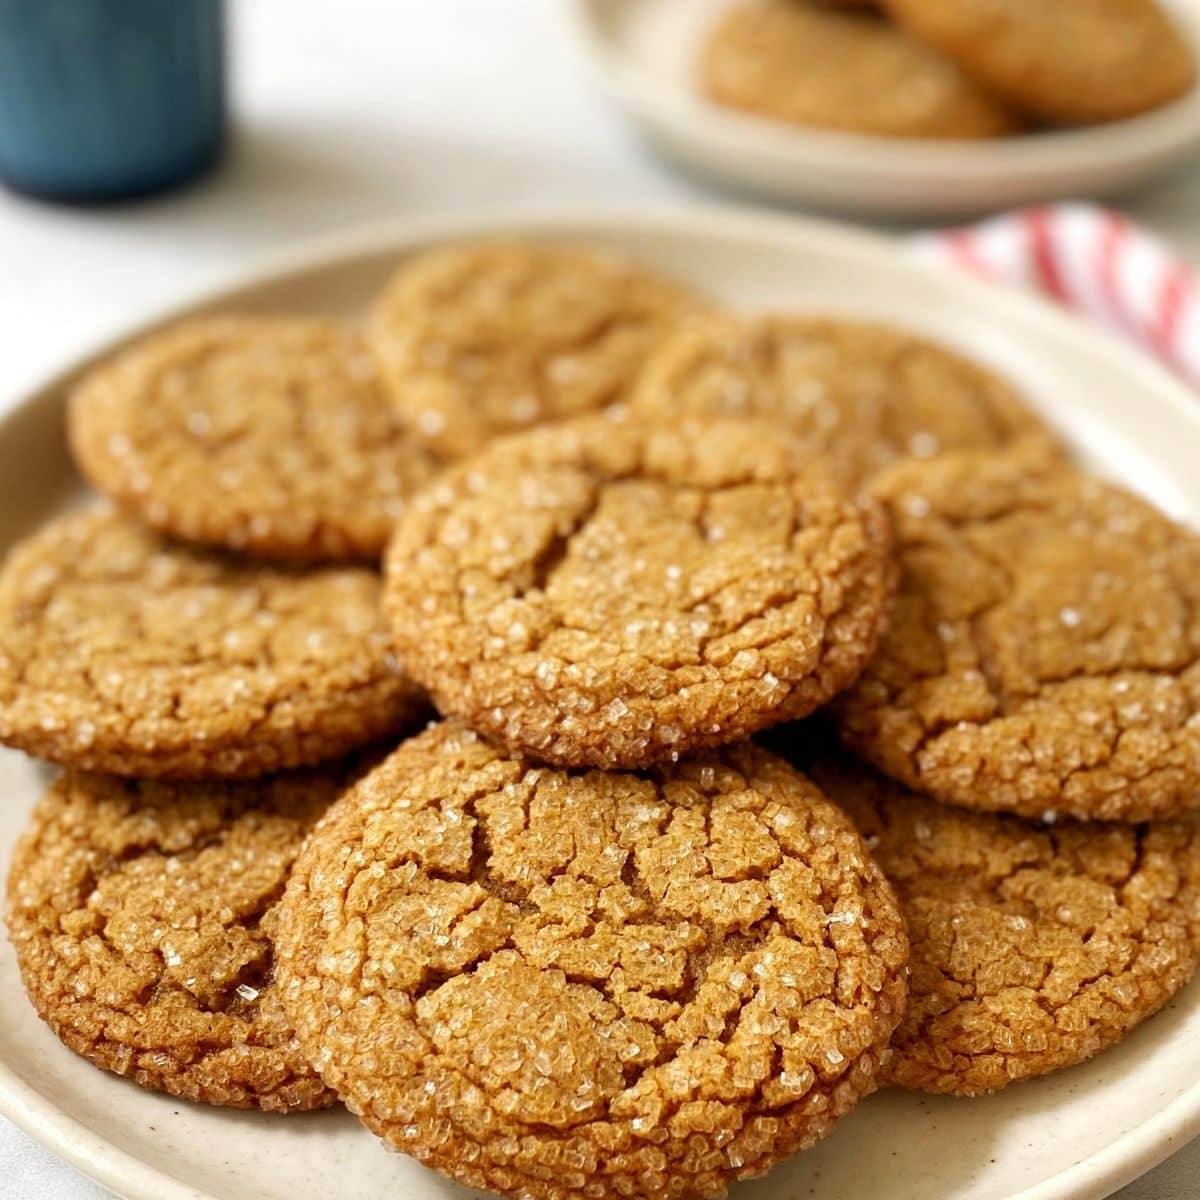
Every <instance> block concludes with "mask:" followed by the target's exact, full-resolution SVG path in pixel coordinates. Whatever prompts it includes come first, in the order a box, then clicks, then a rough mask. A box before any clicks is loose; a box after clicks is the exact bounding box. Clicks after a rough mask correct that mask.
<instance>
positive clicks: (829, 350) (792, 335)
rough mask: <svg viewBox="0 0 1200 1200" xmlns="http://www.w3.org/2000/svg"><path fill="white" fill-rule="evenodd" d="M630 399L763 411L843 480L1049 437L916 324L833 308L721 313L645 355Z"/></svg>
mask: <svg viewBox="0 0 1200 1200" xmlns="http://www.w3.org/2000/svg"><path fill="white" fill-rule="evenodd" d="M629 407H630V412H631V414H632V415H633V416H634V417H639V418H643V419H646V420H658V421H668V422H674V421H678V420H679V419H681V418H682V417H685V416H688V415H707V416H714V417H729V418H733V417H738V418H744V417H753V418H759V419H762V420H767V421H771V422H773V423H775V424H776V425H777V426H778V427H780V428H783V429H786V430H787V431H788V432H789V433H791V434H794V435H795V436H796V437H797V438H800V439H802V440H803V442H804V444H805V445H806V446H807V447H808V448H809V449H810V451H811V453H812V454H814V455H820V456H821V457H822V458H824V459H826V460H828V461H829V462H830V464H832V466H833V467H834V468H835V470H836V472H837V474H838V476H839V477H840V478H841V479H842V480H843V481H844V482H845V483H847V484H851V485H857V484H860V483H862V482H864V481H865V480H867V479H869V478H870V477H871V476H872V475H874V474H875V473H876V472H878V471H879V470H880V469H881V468H883V467H885V466H888V465H889V464H891V463H892V462H894V461H895V460H896V459H898V458H907V457H916V458H930V457H932V456H933V455H936V454H941V453H943V452H945V451H947V450H986V449H992V448H996V447H1002V446H1006V445H1009V444H1010V443H1012V442H1015V441H1018V440H1020V439H1022V438H1026V437H1033V436H1039V437H1042V438H1044V439H1046V441H1047V442H1049V441H1050V440H1051V437H1052V435H1051V434H1050V433H1049V431H1048V429H1047V428H1046V426H1045V425H1044V424H1043V423H1042V422H1041V421H1040V420H1039V419H1038V418H1037V417H1036V416H1034V414H1033V412H1032V411H1031V410H1030V409H1029V408H1028V407H1027V405H1026V403H1025V401H1024V400H1023V399H1022V398H1021V396H1020V395H1019V393H1018V392H1017V390H1016V389H1015V388H1014V387H1013V386H1012V385H1011V384H1009V383H1008V382H1007V381H1006V380H1004V379H1002V378H1001V377H1000V376H998V375H996V374H994V373H993V372H992V371H990V370H988V369H987V368H986V367H983V366H980V365H979V364H977V363H975V362H972V361H971V360H970V359H968V358H966V357H964V356H963V355H961V354H958V353H956V352H955V351H953V350H950V349H948V348H946V347H944V346H941V345H938V344H937V343H936V342H933V341H930V340H928V339H927V338H924V337H921V336H919V335H917V334H914V333H910V332H907V331H905V330H902V329H896V328H893V327H891V326H888V325H879V324H872V323H869V322H861V321H851V320H846V319H843V318H839V317H822V316H791V315H782V314H781V315H777V316H764V317H756V318H747V319H741V320H735V319H733V318H726V319H723V320H712V321H709V322H706V323H705V324H703V325H699V326H697V327H696V328H694V329H690V330H688V331H686V332H682V333H680V334H677V335H676V336H675V337H673V338H672V339H671V340H670V341H669V342H667V343H666V344H665V345H664V346H663V348H662V349H661V350H660V351H659V352H658V353H657V354H656V355H655V356H654V357H653V358H652V359H651V360H650V362H649V363H648V364H647V365H646V369H645V371H643V373H642V375H641V377H640V379H639V381H638V385H637V387H636V388H635V390H634V392H633V395H632V397H631V399H630V405H629Z"/></svg>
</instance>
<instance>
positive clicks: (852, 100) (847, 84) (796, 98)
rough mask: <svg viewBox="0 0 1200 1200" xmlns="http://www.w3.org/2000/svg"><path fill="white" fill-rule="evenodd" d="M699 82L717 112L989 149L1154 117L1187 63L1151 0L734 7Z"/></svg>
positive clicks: (909, 0)
mask: <svg viewBox="0 0 1200 1200" xmlns="http://www.w3.org/2000/svg"><path fill="white" fill-rule="evenodd" d="M700 73H701V80H700V81H701V86H702V88H703V90H704V92H705V93H706V94H707V95H708V96H709V97H710V98H712V99H713V100H715V101H717V102H718V103H719V104H723V105H727V106H729V107H732V108H737V109H742V110H744V111H747V112H751V113H755V114H757V115H759V116H764V117H769V118H772V119H775V120H780V121H787V122H790V123H793V124H797V125H806V126H816V127H820V128H825V129H836V130H842V131H845V132H851V133H865V134H875V135H882V136H888V137H909V138H992V137H1003V136H1006V135H1013V134H1017V133H1021V132H1028V131H1030V130H1032V129H1036V128H1039V127H1042V128H1045V127H1051V128H1053V127H1064V126H1079V125H1096V124H1101V123H1105V122H1111V121H1120V120H1124V119H1125V118H1128V117H1133V116H1136V115H1138V114H1140V113H1144V112H1148V111H1150V110H1152V109H1156V108H1159V107H1161V106H1162V105H1164V104H1167V103H1169V102H1170V101H1172V100H1175V99H1177V98H1178V97H1180V96H1182V95H1183V94H1184V93H1185V92H1187V91H1188V90H1189V89H1190V88H1191V87H1192V85H1193V83H1194V81H1195V59H1194V54H1193V51H1192V48H1191V46H1190V45H1189V43H1188V41H1187V39H1186V38H1185V37H1184V36H1183V35H1182V34H1181V33H1180V31H1179V30H1178V29H1177V28H1176V27H1175V24H1174V23H1173V21H1172V20H1171V19H1170V17H1169V16H1168V15H1167V14H1166V13H1165V12H1164V11H1163V9H1162V8H1161V7H1160V5H1159V4H1158V2H1157V0H1053V2H1052V3H1044V2H1042V0H738V2H737V3H735V4H734V5H732V6H731V7H730V9H729V11H728V12H726V13H725V14H724V15H723V16H722V18H721V20H720V21H719V22H718V23H717V25H716V26H715V27H714V28H713V30H712V31H711V32H710V34H709V36H708V39H707V41H706V43H705V46H704V51H703V56H702V62H701V67H700Z"/></svg>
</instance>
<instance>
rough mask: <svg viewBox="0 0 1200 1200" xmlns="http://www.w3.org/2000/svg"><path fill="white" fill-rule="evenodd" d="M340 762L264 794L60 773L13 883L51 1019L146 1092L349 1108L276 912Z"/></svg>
mask: <svg viewBox="0 0 1200 1200" xmlns="http://www.w3.org/2000/svg"><path fill="white" fill-rule="evenodd" d="M350 778H351V776H350V773H349V772H348V771H346V770H344V769H342V768H340V767H339V768H336V769H331V770H328V771H322V772H305V773H303V774H297V775H293V776H280V777H277V778H275V779H272V780H264V781H259V782H255V783H239V784H221V783H195V784H168V783H145V782H137V781H135V780H123V779H117V778H115V777H113V776H107V775H86V774H77V773H70V772H69V773H67V774H64V775H62V776H60V777H59V778H58V779H57V780H56V781H55V783H54V784H53V785H52V786H51V787H50V789H49V791H48V792H47V793H46V794H45V795H44V796H43V797H42V799H41V801H40V802H39V803H38V804H37V806H36V807H35V808H34V811H33V815H32V817H31V819H30V824H29V827H28V829H27V830H26V832H25V834H24V835H23V837H22V839H21V840H20V842H19V843H18V845H17V848H16V850H15V852H14V855H13V861H12V867H11V868H10V871H9V876H8V924H9V931H10V933H11V936H12V942H13V946H14V948H15V950H16V954H17V961H18V964H19V966H20V969H21V978H22V980H23V981H24V984H25V989H26V991H28V993H29V996H30V999H31V1000H32V1001H33V1003H34V1006H35V1007H36V1008H37V1010H38V1013H39V1014H40V1015H41V1016H42V1018H43V1019H44V1020H45V1021H46V1022H47V1023H48V1024H49V1025H50V1026H51V1028H52V1029H53V1030H54V1032H55V1033H56V1034H57V1035H58V1036H59V1037H60V1038H61V1039H62V1041H63V1042H65V1043H66V1045H68V1046H69V1047H70V1048H71V1049H72V1050H74V1051H75V1052H76V1053H77V1054H81V1055H83V1057H84V1058H87V1059H89V1060H90V1061H91V1062H93V1063H95V1064H96V1065H97V1066H99V1067H103V1068H104V1069H105V1070H107V1071H115V1072H116V1073H117V1074H120V1075H127V1076H129V1077H130V1078H132V1079H134V1080H135V1081H136V1082H137V1083H139V1084H141V1085H142V1086H143V1087H147V1088H152V1089H154V1090H156V1091H163V1092H169V1093H170V1094H171V1095H174V1096H180V1097H183V1098H185V1099H188V1100H199V1101H203V1102H205V1103H208V1104H218V1105H227V1106H230V1107H233V1108H261V1109H264V1110H267V1111H272V1112H288V1111H293V1110H299V1109H307V1108H319V1107H323V1106H324V1105H327V1104H330V1103H332V1102H333V1099H334V1097H333V1093H332V1092H330V1091H329V1090H328V1089H327V1088H326V1087H325V1086H324V1085H323V1084H322V1083H321V1081H320V1079H318V1078H317V1076H316V1074H315V1073H314V1072H313V1070H312V1068H311V1067H310V1066H309V1065H308V1063H307V1061H306V1060H305V1058H304V1056H303V1054H302V1053H301V1051H300V1047H299V1045H298V1043H297V1041H296V1038H295V1034H294V1032H293V1030H292V1026H291V1023H290V1021H289V1020H288V1018H287V1017H286V1016H285V1014H284V1011H283V1008H282V1006H281V1004H280V1000H279V993H278V989H277V988H276V987H275V985H274V980H273V965H272V938H273V936H274V930H275V921H276V915H275V909H276V905H277V903H278V901H279V897H280V895H281V894H282V892H283V886H284V883H285V881H286V879H287V876H288V872H289V871H290V869H291V866H292V862H293V860H294V859H295V857H296V853H297V851H298V850H299V849H300V844H301V842H302V840H303V838H304V835H305V833H306V832H307V831H308V829H309V827H310V826H311V825H312V824H313V822H314V821H316V819H317V818H318V817H319V816H320V814H321V813H322V812H323V811H324V809H325V808H326V807H327V806H328V805H329V804H330V803H332V801H333V800H334V799H335V798H336V797H337V795H338V794H339V792H340V791H341V790H342V788H343V787H344V786H345V784H346V783H347V782H348V781H349V780H350Z"/></svg>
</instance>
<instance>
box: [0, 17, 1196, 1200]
mask: <svg viewBox="0 0 1200 1200" xmlns="http://www.w3.org/2000/svg"><path fill="white" fill-rule="evenodd" d="M575 2H576V3H584V2H587V0H575ZM514 235H516V236H527V237H535V238H537V237H567V238H570V237H576V238H581V239H585V238H587V237H596V236H606V235H608V236H625V237H636V236H638V235H642V236H648V235H650V236H653V235H657V236H664V235H666V236H677V237H693V238H699V239H704V238H714V237H716V238H722V237H738V238H741V239H742V240H745V241H754V240H758V241H760V242H763V243H774V244H780V243H787V244H789V245H790V247H791V249H793V250H795V251H802V250H804V249H805V248H806V247H811V246H812V245H813V243H814V242H816V243H822V244H823V245H824V247H825V248H826V249H827V250H830V251H832V252H836V253H837V254H839V255H844V256H851V257H854V258H856V259H858V260H859V261H860V262H863V263H867V264H869V263H871V262H874V263H877V264H878V263H880V262H881V260H882V261H887V262H890V264H891V266H892V267H893V268H894V267H895V266H897V265H902V266H903V269H904V270H906V271H910V272H913V273H914V274H917V275H923V276H927V277H935V278H936V279H938V280H939V281H940V283H941V285H942V286H949V287H951V288H953V289H955V290H957V291H960V292H961V293H962V294H963V296H964V299H965V300H968V301H970V300H972V299H973V300H974V301H975V302H976V304H977V306H978V309H979V311H980V312H981V314H983V315H984V316H986V315H988V314H993V315H996V316H998V317H999V318H1000V319H1002V320H1004V319H1007V320H1010V321H1012V322H1014V323H1029V322H1033V323H1035V324H1038V325H1040V326H1042V327H1043V328H1044V329H1046V330H1048V331H1049V332H1052V333H1053V334H1054V335H1055V336H1056V337H1057V338H1058V339H1060V340H1065V341H1066V342H1067V343H1069V344H1071V345H1072V346H1073V347H1074V349H1075V351H1076V352H1077V353H1081V354H1086V355H1089V356H1090V357H1092V358H1093V359H1097V358H1099V359H1101V360H1107V361H1110V362H1115V363H1117V364H1118V365H1119V368H1120V370H1121V371H1122V372H1124V373H1126V374H1127V375H1129V376H1130V377H1131V378H1135V379H1137V380H1139V381H1144V383H1145V386H1146V387H1147V388H1149V389H1152V390H1154V391H1155V392H1156V393H1157V394H1158V397H1159V400H1160V402H1162V403H1165V404H1168V405H1169V406H1170V407H1172V408H1175V409H1178V411H1179V414H1180V416H1181V417H1182V418H1183V419H1185V420H1188V421H1191V422H1193V423H1195V422H1196V421H1197V420H1198V419H1200V417H1198V413H1200V408H1198V405H1200V397H1197V396H1196V394H1195V393H1194V392H1193V391H1192V390H1191V389H1190V388H1188V387H1187V386H1186V385H1185V384H1184V383H1183V382H1182V381H1181V380H1180V379H1179V378H1178V377H1176V376H1175V375H1173V374H1172V373H1171V372H1170V371H1168V370H1167V368H1166V367H1165V366H1163V365H1162V364H1160V363H1159V362H1157V361H1155V360H1154V359H1153V358H1151V357H1150V356H1149V355H1148V354H1146V353H1144V352H1143V351H1140V350H1138V349H1137V348H1136V347H1135V346H1133V345H1132V344H1131V343H1128V342H1125V341H1123V340H1120V339H1118V338H1116V337H1114V336H1111V335H1109V336H1106V335H1105V334H1104V332H1103V331H1102V330H1099V329H1098V328H1096V327H1095V326H1093V325H1090V324H1088V323H1087V322H1085V321H1084V320H1082V319H1081V318H1079V317H1077V316H1075V315H1073V314H1071V313H1069V312H1067V311H1065V310H1063V309H1060V308H1057V307H1055V306H1053V305H1051V304H1050V303H1049V302H1047V301H1045V300H1043V299H1041V298H1040V297H1038V296H1036V295H1032V294H1028V293H1023V292H1020V291H1017V290H1016V289H1010V288H1005V287H1000V286H997V285H995V284H991V283H988V282H985V281H982V280H978V279H975V278H973V277H971V276H969V275H967V274H965V273H959V272H956V271H954V270H953V269H951V268H949V267H945V266H942V265H939V264H936V263H931V262H929V261H927V260H923V259H921V258H919V257H917V256H916V255H908V256H907V257H906V256H905V253H904V250H903V246H902V243H900V242H899V240H898V239H896V238H894V237H891V236H889V235H886V234H882V233H878V232H873V231H868V230H863V229H858V228H855V227H852V226H848V225H845V224H842V223H839V222H836V221H831V220H826V219H823V218H817V217H798V216H792V215H784V214H780V213H772V212H766V211H756V210H753V209H749V208H745V207H740V206H728V205H702V206H695V205H689V206H686V207H684V206H679V205H670V206H659V207H652V208H650V209H644V210H641V211H637V210H634V209H608V208H603V207H596V206H572V207H565V208H564V207H561V206H560V207H557V208H554V209H550V210H542V211H538V210H521V211H519V212H510V213H503V214H497V213H494V212H489V211H488V210H486V209H482V208H477V209H462V210H458V211H455V212H452V213H441V214H436V215H421V216H408V217H402V218H398V219H395V220H390V221H386V222H376V223H372V224H369V225H366V226H358V227H354V228H351V229H349V230H345V231H342V232H339V233H336V234H333V235H325V236H323V237H318V238H312V239H306V240H303V241H301V242H300V243H298V244H297V245H295V246H293V247H290V248H289V249H287V250H284V251H282V252H281V251H273V252H268V253H266V254H259V255H255V256H252V257H251V259H250V260H249V261H248V262H247V264H246V265H244V266H243V267H241V268H239V269H237V270H234V271H228V272H223V273H222V274H221V275H220V276H219V277H218V278H216V279H212V280H209V281H207V282H205V283H203V284H202V285H200V286H194V287H191V288H188V289H185V290H183V291H182V292H181V294H180V297H179V298H178V299H177V300H175V301H173V302H168V303H165V304H156V305H152V306H143V307H141V308H139V309H137V310H135V311H134V312H132V313H131V314H128V315H127V316H126V319H124V320H118V321H117V322H115V323H114V325H113V326H112V327H111V328H110V329H109V330H108V331H106V332H105V333H104V334H102V335H100V336H97V337H93V338H91V339H88V340H87V341H85V342H83V343H79V344H77V346H78V348H76V349H75V350H73V351H69V352H68V353H67V354H65V355H64V356H63V357H62V359H61V361H60V362H59V363H58V364H57V365H55V366H51V367H50V368H49V369H47V370H45V371H43V372H42V373H41V374H40V376H39V377H37V378H35V379H34V381H33V382H31V383H28V384H25V385H23V386H20V387H18V388H16V389H14V392H13V394H11V395H0V438H3V437H5V436H6V435H7V433H8V431H9V429H10V428H11V426H12V425H13V424H14V423H15V422H16V421H18V420H19V419H20V418H21V417H22V416H23V414H25V413H26V412H27V411H29V410H30V409H32V408H35V407H37V406H40V405H45V404H49V403H53V401H54V397H55V396H56V395H59V394H60V393H61V392H62V391H63V389H64V388H65V387H67V386H68V385H69V383H70V382H71V380H72V379H74V378H75V377H77V376H78V374H79V373H80V372H81V371H83V370H86V368H87V367H88V366H89V365H90V364H91V363H93V362H95V361H96V360H97V359H99V358H101V357H103V356H107V355H109V354H111V353H113V352H114V351H115V350H117V349H119V348H120V347H121V346H122V345H124V344H126V343H127V342H129V341H131V340H132V339H135V338H138V337H142V336H144V335H145V334H146V333H148V332H150V331H152V330H154V329H156V328H159V327H161V326H163V325H165V324H168V323H170V322H173V321H176V320H179V319H181V318H183V317H185V316H188V315H190V314H193V313H197V312H202V311H204V310H207V309H213V308H218V307H221V306H224V305H229V304H235V303H236V302H237V297H238V295H239V294H240V293H241V292H244V291H247V290H252V289H258V288H262V287H265V286H277V285H279V284H284V283H286V282H287V280H288V279H289V278H290V277H292V276H294V275H300V274H306V273H309V272H312V271H320V270H322V269H328V268H331V267H334V266H336V265H338V264H339V263H341V262H343V261H345V260H347V259H353V258H359V259H374V258H379V257H381V256H385V255H388V254H395V255H400V254H404V253H408V252H411V251H412V250H414V249H416V248H420V247H423V246H426V245H431V244H436V243H438V242H443V241H451V240H472V239H487V238H492V237H498V236H514ZM0 1115H2V1116H4V1117H6V1118H7V1119H8V1120H10V1121H12V1123H13V1124H14V1125H16V1126H17V1127H18V1128H19V1129H21V1130H22V1131H23V1132H25V1133H26V1134H27V1135H28V1136H30V1137H31V1138H33V1139H34V1140H35V1141H37V1142H39V1143H40V1144H42V1145H43V1146H45V1147H46V1148H47V1149H48V1150H50V1151H51V1152H52V1153H53V1154H55V1155H56V1156H57V1157H59V1158H60V1159H62V1160H63V1161H65V1162H67V1163H68V1164H69V1165H71V1166H72V1167H74V1168H75V1169H76V1170H78V1171H79V1172H81V1173H82V1174H83V1175H85V1176H86V1177H88V1178H90V1179H92V1180H94V1181H95V1182H97V1183H99V1184H100V1185H101V1186H103V1187H106V1188H108V1189H109V1190H110V1191H112V1192H114V1193H115V1194H117V1195H120V1196H122V1197H125V1198H126V1200H219V1198H218V1197H216V1196H214V1195H213V1194H212V1193H209V1192H204V1191H199V1190H197V1189H195V1188H193V1187H192V1186H191V1185H190V1184H187V1183H184V1182H183V1181H181V1180H179V1179H178V1178H176V1177H175V1176H173V1175H171V1174H169V1173H168V1172H167V1171H165V1170H163V1169H160V1168H158V1167H155V1166H151V1165H150V1164H149V1163H147V1162H145V1161H144V1160H143V1159H140V1158H138V1157H137V1156H136V1155H135V1154H133V1153H131V1152H129V1151H127V1150H123V1149H121V1148H120V1147H119V1146H117V1145H116V1144H115V1143H114V1142H112V1141H110V1140H109V1139H107V1138H105V1137H104V1136H103V1135H101V1134H99V1133H96V1132H94V1131H93V1130H91V1129H90V1128H89V1127H88V1126H87V1125H86V1124H84V1123H83V1122H81V1121H79V1120H77V1119H76V1118H74V1117H71V1116H68V1115H67V1114H66V1113H65V1112H63V1111H62V1110H61V1109H59V1108H58V1107H57V1106H56V1105H55V1104H54V1103H53V1102H51V1101H50V1100H48V1099H47V1098H46V1097H44V1096H43V1095H42V1094H41V1093H40V1092H39V1091H38V1090H37V1089H36V1088H35V1087H34V1086H33V1085H31V1084H29V1083H27V1082H26V1081H25V1080H24V1079H23V1078H22V1077H21V1076H20V1075H18V1073H17V1072H16V1071H15V1070H14V1069H13V1068H12V1067H11V1066H9V1065H8V1064H7V1063H6V1062H4V1061H3V1060H0ZM1197 1134H1200V1079H1197V1080H1196V1081H1195V1082H1194V1083H1193V1084H1192V1085H1191V1086H1190V1087H1189V1088H1188V1089H1187V1090H1186V1091H1185V1092H1183V1093H1182V1094H1181V1095H1179V1096H1177V1097H1176V1098H1175V1099H1174V1100H1173V1101H1171V1102H1170V1103H1169V1104H1168V1105H1167V1106H1166V1107H1165V1108H1163V1109H1161V1110H1159V1111H1158V1112H1156V1113H1155V1114H1154V1115H1153V1116H1151V1117H1149V1118H1148V1119H1146V1120H1144V1121H1142V1122H1140V1123H1139V1124H1138V1125H1136V1126H1134V1127H1133V1128H1132V1129H1130V1130H1128V1131H1127V1132H1125V1133H1124V1134H1122V1135H1121V1136H1119V1137H1118V1138H1116V1139H1115V1140H1114V1141H1112V1142H1111V1143H1110V1144H1109V1145H1108V1146H1106V1147H1105V1148H1104V1149H1102V1150H1100V1151H1098V1152H1097V1153H1095V1154H1092V1155H1091V1156H1089V1157H1088V1158H1086V1159H1083V1160H1081V1161H1079V1162H1077V1163H1074V1164H1072V1165H1071V1166H1069V1167H1065V1168H1063V1169H1062V1170H1061V1171H1058V1172H1057V1173H1056V1174H1054V1175H1053V1176H1051V1177H1050V1178H1048V1179H1045V1180H1042V1181H1041V1182H1039V1183H1037V1184H1034V1185H1032V1186H1031V1187H1028V1188H1025V1189H1023V1190H1021V1191H1019V1192H1015V1193H1012V1194H1011V1195H1010V1197H1009V1198H1008V1200H1101V1198H1102V1197H1104V1196H1108V1195H1111V1194H1112V1192H1113V1191H1115V1190H1117V1189H1119V1188H1120V1187H1123V1186H1124V1185H1125V1184H1127V1183H1129V1182H1131V1181H1132V1180H1134V1179H1136V1178H1138V1177H1139V1176H1140V1175H1142V1174H1144V1173H1145V1172H1146V1171H1148V1170H1150V1169H1152V1168H1153V1167H1155V1166H1157V1165H1158V1164H1159V1163H1161V1162H1162V1161H1164V1160H1165V1159H1166V1158H1168V1157H1170V1155H1171V1154H1172V1153H1174V1152H1175V1151H1177V1150H1178V1149H1180V1148H1182V1145H1183V1144H1184V1142H1185V1141H1186V1140H1187V1139H1189V1138H1191V1137H1194V1136H1196V1135H1197Z"/></svg>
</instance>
